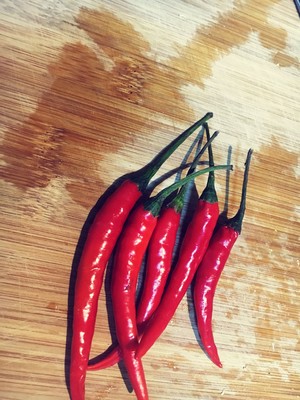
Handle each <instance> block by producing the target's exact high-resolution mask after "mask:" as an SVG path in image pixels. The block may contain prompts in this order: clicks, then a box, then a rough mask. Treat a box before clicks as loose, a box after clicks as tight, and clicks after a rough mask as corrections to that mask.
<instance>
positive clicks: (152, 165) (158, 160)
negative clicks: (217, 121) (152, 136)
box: [131, 112, 213, 191]
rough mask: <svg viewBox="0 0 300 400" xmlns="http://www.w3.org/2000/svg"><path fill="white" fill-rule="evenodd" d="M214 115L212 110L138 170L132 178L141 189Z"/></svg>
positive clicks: (141, 189)
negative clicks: (185, 141) (182, 144)
mask: <svg viewBox="0 0 300 400" xmlns="http://www.w3.org/2000/svg"><path fill="white" fill-rule="evenodd" d="M212 117H213V113H212V112H208V113H207V114H205V115H204V117H203V118H201V119H199V120H198V121H197V122H195V123H194V124H193V125H192V126H190V127H189V128H188V129H186V130H185V131H184V132H182V133H181V135H179V136H178V137H177V138H175V139H174V140H173V141H172V142H171V143H170V144H169V145H168V146H167V147H166V148H164V149H163V150H162V151H161V152H160V153H159V154H158V155H157V156H156V157H154V158H153V160H152V161H150V162H149V163H148V164H147V165H146V166H144V167H143V168H141V169H140V170H138V171H136V172H135V173H134V174H133V175H132V177H131V180H132V181H133V182H135V183H136V184H137V185H138V187H139V190H140V191H143V190H144V189H145V188H146V187H147V185H148V182H149V181H150V179H151V178H152V177H153V176H154V175H155V174H156V172H157V171H158V170H159V168H160V167H161V165H162V164H163V163H164V162H165V161H166V160H167V159H168V158H169V157H170V155H171V154H172V153H173V152H174V151H175V150H176V149H177V147H178V146H180V144H181V143H183V142H184V140H185V139H187V138H188V137H189V136H190V135H191V134H192V133H193V132H194V131H195V130H196V129H197V128H199V127H200V126H201V125H203V124H204V123H205V122H206V121H208V120H209V119H210V118H212Z"/></svg>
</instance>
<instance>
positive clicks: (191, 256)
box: [136, 171, 219, 357]
mask: <svg viewBox="0 0 300 400" xmlns="http://www.w3.org/2000/svg"><path fill="white" fill-rule="evenodd" d="M213 183H214V174H213V172H212V171H211V172H210V173H209V177H208V182H207V185H206V188H205V189H204V191H203V193H202V195H201V196H200V199H199V202H198V206H197V208H196V211H195V213H194V215H193V217H192V220H191V221H190V223H189V225H188V228H187V230H186V233H185V236H184V239H183V242H182V245H181V248H180V253H179V257H178V261H177V263H176V266H175V268H174V270H173V272H172V274H171V277H170V282H169V284H168V286H167V288H166V291H165V293H164V295H163V297H162V300H161V302H160V304H159V306H158V308H157V309H156V311H155V312H154V314H153V315H152V318H151V319H150V321H149V322H148V324H147V325H146V328H145V331H144V334H143V336H142V338H141V341H140V343H139V346H138V348H137V352H136V357H142V356H143V355H144V354H145V353H146V352H147V351H148V350H149V349H150V347H151V346H152V345H153V344H154V342H155V341H156V340H157V339H158V337H159V336H160V335H161V334H162V332H163V331H164V329H165V328H166V327H167V325H168V323H169V321H170V320H171V318H172V317H173V315H174V313H175V311H176V309H177V307H178V305H179V303H180V301H181V300H182V298H183V296H184V294H185V293H186V291H187V289H188V287H189V285H190V283H191V281H192V279H193V277H194V274H195V272H196V270H197V267H198V265H199V263H200V262H201V260H202V257H203V256H204V254H205V251H206V249H207V247H208V244H209V240H210V238H211V236H212V233H213V230H214V228H215V226H216V222H217V220H218V216H219V206H218V199H217V194H216V191H215V188H214V184H213Z"/></svg>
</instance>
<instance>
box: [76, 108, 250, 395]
mask: <svg viewBox="0 0 300 400" xmlns="http://www.w3.org/2000/svg"><path fill="white" fill-rule="evenodd" d="M212 116H213V114H212V113H207V114H206V115H205V116H204V117H203V118H201V119H200V120H199V121H197V122H196V123H194V124H193V125H192V126H191V127H189V128H188V129H187V130H186V131H184V132H183V133H181V134H180V135H179V136H178V137H177V138H175V139H174V140H173V141H172V142H171V143H170V144H169V145H168V146H167V147H166V148H164V149H163V150H162V151H161V152H160V153H159V154H158V155H157V156H156V157H155V158H154V159H153V160H152V161H151V162H150V163H149V164H147V165H146V166H144V167H143V168H141V169H140V170H138V171H136V172H134V173H132V174H130V175H129V176H127V177H126V179H123V182H122V183H121V184H120V185H119V186H118V187H117V189H114V190H113V191H112V194H110V195H109V196H108V197H107V198H106V200H105V202H104V203H103V204H102V206H101V208H100V210H99V211H98V212H97V214H96V216H95V218H94V220H93V223H92V225H91V227H90V229H89V232H88V236H87V239H86V242H85V244H84V247H83V250H82V254H81V258H80V262H79V265H78V270H77V277H76V284H75V291H74V293H75V294H74V305H73V332H72V346H71V362H70V380H69V381H70V388H69V389H70V396H71V399H72V400H84V398H85V378H86V373H87V370H98V369H103V368H107V367H109V366H112V365H114V364H116V363H118V362H119V361H120V360H121V359H122V360H123V362H124V365H125V367H126V370H127V373H128V377H129V379H130V382H131V385H132V388H133V390H134V392H135V395H136V398H137V399H138V400H146V399H148V398H149V397H148V391H147V385H146V380H145V374H144V370H143V365H142V356H143V355H144V354H145V353H146V352H147V351H148V350H149V349H150V347H151V346H152V345H153V344H154V343H155V341H156V340H157V339H158V337H159V336H160V335H161V334H162V332H163V331H164V329H165V328H166V327H167V325H168V323H169V321H170V320H171V319H172V317H173V315H174V313H175V311H176V309H177V307H178V305H179V303H180V301H181V300H182V298H183V297H184V295H185V293H186V291H187V289H188V287H189V286H190V284H191V283H192V281H194V286H193V295H194V306H195V311H196V316H197V324H198V330H199V335H200V338H201V341H202V344H203V348H204V350H205V352H206V353H207V355H208V356H209V357H210V359H211V360H212V361H213V362H214V363H215V364H216V365H218V366H219V367H221V366H222V364H221V362H220V359H219V356H218V352H217V347H216V345H215V342H214V338H213V333H212V312H213V298H214V294H215V290H216V286H217V283H218V280H219V278H220V275H221V272H222V270H223V268H224V266H225V263H226V261H227V259H228V257H229V254H230V251H231V249H232V247H233V245H234V243H235V241H236V239H237V237H238V236H239V234H240V233H241V226H242V221H243V217H244V213H245V206H246V189H247V181H248V173H249V166H250V159H251V155H252V150H251V149H250V150H249V151H248V155H247V159H246V164H245V172H244V182H243V187H242V196H241V203H240V207H239V210H238V212H237V213H236V215H235V216H234V217H233V218H231V219H227V221H226V222H225V223H224V222H223V223H222V224H219V220H220V211H219V204H218V197H217V193H216V189H215V172H214V171H215V170H219V169H225V170H229V169H231V166H230V165H218V166H216V165H215V164H214V160H213V152H212V141H213V140H214V139H215V137H216V136H217V134H218V132H215V133H214V135H213V136H212V137H210V133H209V128H208V124H207V121H208V120H209V119H210V118H212ZM198 128H201V132H202V134H203V132H205V133H206V139H207V140H206V143H205V145H204V146H203V147H202V148H201V149H200V151H198V152H196V155H195V157H194V160H193V162H192V163H191V165H190V169H189V171H188V173H187V175H186V177H185V178H183V179H180V180H179V181H176V182H175V183H174V184H173V185H171V186H169V187H167V188H165V189H163V190H161V191H160V192H159V193H158V194H156V195H155V196H152V197H149V196H150V194H149V192H150V191H151V190H150V189H149V188H150V186H149V182H150V180H151V179H152V177H153V176H154V175H155V174H156V172H157V171H158V169H159V168H160V167H161V165H162V164H163V163H164V162H165V161H166V160H167V159H168V158H169V157H170V156H171V154H172V153H173V152H174V151H175V150H176V149H177V148H178V147H179V146H180V144H181V143H183V141H185V140H186V139H187V138H188V137H189V136H191V135H192V134H193V133H194V132H195V131H196V130H197V129H198ZM201 139H202V137H201ZM206 149H208V155H209V166H208V167H207V168H202V169H200V170H198V171H196V169H197V166H198V165H199V159H200V157H201V156H202V154H203V153H204V152H205V150H206ZM195 171H196V172H195ZM204 173H207V174H208V179H207V184H206V187H205V188H204V190H203V192H202V194H201V195H200V196H199V198H198V204H197V206H196V209H195V211H194V213H193V214H192V215H191V216H190V217H189V220H188V225H187V228H186V231H185V233H184V237H183V239H182V241H180V243H179V244H178V246H179V252H178V256H176V258H174V254H175V251H174V250H175V246H176V238H177V236H178V232H179V228H180V226H181V223H182V216H181V213H182V210H183V206H184V203H185V199H186V196H187V192H188V187H189V183H191V182H193V181H194V179H195V178H196V177H197V176H198V175H202V174H204ZM152 190H153V188H152ZM174 193H175V194H174ZM171 195H172V199H171V200H170V196H171ZM111 258H112V259H113V263H112V268H113V269H112V277H111V301H112V309H113V317H114V321H115V329H116V336H117V340H118V343H117V344H116V345H115V346H114V347H113V348H112V349H111V350H110V351H108V352H105V355H103V356H100V357H98V358H97V362H94V363H91V362H90V363H89V356H90V350H91V344H92V339H93V334H94V329H95V321H96V315H97V306H98V298H99V294H100V291H101V287H102V284H103V277H104V272H105V269H106V267H107V265H110V264H109V263H108V262H109V260H110V259H111ZM144 258H145V260H146V261H145V271H146V272H145V277H144V280H143V284H142V290H141V295H140V299H139V302H138V303H137V304H136V297H137V282H138V278H139V274H140V271H141V266H142V264H143V259H144ZM173 264H174V265H173Z"/></svg>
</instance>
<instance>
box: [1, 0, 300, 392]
mask: <svg viewBox="0 0 300 400" xmlns="http://www.w3.org/2000/svg"><path fill="white" fill-rule="evenodd" d="M0 35H1V36H0V37H1V39H0V40H1V63H0V96H1V109H0V118H1V124H0V126H1V128H0V129H1V155H2V161H1V215H2V223H1V231H0V234H1V272H0V274H1V291H0V293H1V294H0V296H1V317H0V318H1V322H0V337H1V342H0V357H1V358H0V371H1V372H0V380H1V385H0V398H1V399H2V400H19V399H28V400H47V399H49V400H50V399H56V400H60V399H61V400H63V399H68V391H67V386H66V380H65V371H66V370H67V368H65V364H66V365H67V364H68V357H69V351H68V343H69V340H68V339H69V338H68V329H67V328H68V321H69V322H70V310H69V311H68V292H69V281H70V277H71V278H72V275H71V271H72V265H74V263H76V257H77V256H78V253H79V250H80V246H79V248H77V244H78V241H79V239H80V235H81V230H82V229H83V227H84V226H86V220H87V217H88V215H89V213H90V210H91V209H92V208H93V206H94V205H95V203H96V202H97V200H98V198H99V197H100V196H101V194H102V193H103V192H104V191H105V189H106V188H107V187H108V186H109V185H110V184H111V183H112V182H113V181H114V180H115V179H117V178H118V177H119V176H121V175H123V174H125V173H127V172H130V171H133V170H135V169H137V168H140V167H141V166H142V165H144V164H145V163H146V162H148V161H150V160H151V159H152V157H153V156H154V155H155V154H156V153H157V152H158V151H159V150H160V149H161V148H163V147H164V146H165V145H166V144H167V143H168V142H169V141H170V140H172V139H173V138H174V137H175V136H176V135H178V134H179V133H180V132H181V131H182V130H184V129H185V128H187V127H188V126H189V125H191V124H192V123H193V122H194V121H195V120H196V119H198V118H200V117H201V116H202V115H204V114H205V113H206V112H208V111H212V112H213V113H214V117H213V119H212V120H211V121H210V127H211V130H212V131H213V130H217V129H218V130H220V132H221V133H220V135H219V137H218V138H217V139H216V141H215V144H214V152H215V158H216V162H217V163H225V162H226V161H227V159H228V158H230V159H231V162H232V164H233V165H234V171H233V172H232V173H231V174H230V179H229V193H228V196H227V195H226V179H227V178H228V176H226V173H224V172H219V173H218V174H217V189H218V194H219V199H220V207H221V209H222V210H223V208H224V206H225V207H226V204H227V203H228V215H229V216H231V215H233V214H234V213H235V211H236V210H237V207H238V203H239V196H240V189H241V182H242V174H243V163H244V160H245V157H246V153H247V150H248V148H250V147H252V148H253V149H254V155H253V162H252V165H251V170H250V177H249V187H248V203H247V211H246V217H245V221H244V226H243V232H242V235H241V237H240V238H239V240H238V242H237V243H236V245H235V247H234V249H233V252H232V254H231V257H230V259H229V261H228V263H227V265H226V268H225V270H224V273H223V275H222V278H221V280H220V283H219V286H218V289H217V292H216V296H215V306H214V325H213V326H214V333H215V340H216V343H217V345H218V348H219V353H220V357H221V360H222V362H223V368H222V369H218V368H217V367H215V366H214V365H213V364H212V363H211V362H210V360H208V358H207V357H206V356H205V354H204V353H203V352H202V350H201V348H200V347H199V338H198V335H197V331H196V328H195V327H196V325H195V317H194V313H193V304H192V299H191V292H190V291H189V292H188V293H187V295H186V296H185V298H184V299H183V301H182V302H181V304H180V306H179V308H178V310H177V312H176V314H175V316H174V318H173V319H172V321H171V323H170V325H169V326H168V328H167V329H166V330H165V332H164V333H163V335H162V336H161V337H160V338H159V340H158V341H157V343H156V344H155V346H154V347H153V348H152V349H151V350H150V351H149V353H148V354H147V355H146V356H145V357H144V359H143V361H144V368H145V373H146V377H147V383H148V389H149V394H150V399H153V400H154V399H160V400H161V399H173V400H174V399H175V400H179V399H180V400H182V399H203V400H215V399H223V400H227V399H249V400H258V399H260V400H262V399H280V400H291V399H296V398H300V355H299V350H300V348H299V332H300V330H299V328H300V327H299V321H300V312H299V305H300V301H299V300H300V292H299V282H300V279H299V182H298V179H299V161H298V156H299V150H300V134H299V127H300V125H299V121H300V106H299V105H300V79H299V75H300V74H299V69H300V64H299V55H300V36H299V16H298V15H297V12H296V8H295V5H294V3H293V2H292V1H288V0H281V1H277V0H264V1H258V0H242V1H228V2H221V1H218V2H206V1H200V0H199V1H197V0H191V1H177V2H172V1H170V0H165V1H159V0H154V1H151V2H148V1H145V0H142V1H132V0H131V1H129V0H126V1H120V0H116V1H113V2H111V1H108V0H107V1H106V0H103V1H101V0H98V1H95V0H90V1H86V0H79V1H74V0H60V1H57V0H49V1H47V2H45V1H42V0H35V1H33V0H32V1H31V0H29V1H20V0H14V1H10V0H4V1H2V2H1V4H0ZM191 140H192V139H191ZM191 140H190V141H187V142H186V143H184V144H183V145H182V146H181V147H180V148H179V150H178V151H176V153H174V155H173V156H172V157H171V158H170V159H169V160H168V161H167V162H166V164H165V165H164V166H163V167H162V168H161V170H160V172H159V175H161V174H163V173H165V172H167V171H168V170H170V169H172V168H175V167H177V166H178V165H179V164H180V162H181V160H182V158H183V156H184V154H185V152H186V151H187V149H188V148H189V146H190V144H191ZM228 155H229V156H230V157H229V156H228ZM159 175H158V176H159ZM173 180H174V177H171V178H168V180H167V181H165V182H163V183H162V186H161V187H164V186H166V185H167V184H170V183H172V182H173ZM227 180H228V179H227ZM204 184H205V178H199V179H197V181H196V186H197V189H198V192H201V191H202V189H203V186H204ZM227 188H228V185H227ZM76 248H77V250H76ZM69 301H70V299H69ZM109 302H110V300H109V292H107V294H106V295H105V291H104V290H103V291H102V294H101V298H100V301H99V312H98V320H97V329H96V333H95V338H94V342H93V349H92V355H93V356H95V355H96V354H98V353H100V352H102V351H104V350H105V349H106V348H107V346H109V345H110V344H111V340H112V338H111V335H114V333H113V331H112V332H110V329H109V326H110V322H111V321H108V316H109V313H108V315H107V308H108V309H109ZM109 318H110V319H111V316H110V317H109ZM66 337H67V340H66ZM127 386H128V379H127V376H126V373H125V371H124V369H123V367H122V365H121V366H120V368H118V367H117V366H115V367H112V368H110V369H108V370H104V371H98V372H90V373H88V375H87V381H86V399H87V400H100V399H105V400H109V399H124V400H125V399H133V398H135V397H134V394H133V393H129V391H128V390H127Z"/></svg>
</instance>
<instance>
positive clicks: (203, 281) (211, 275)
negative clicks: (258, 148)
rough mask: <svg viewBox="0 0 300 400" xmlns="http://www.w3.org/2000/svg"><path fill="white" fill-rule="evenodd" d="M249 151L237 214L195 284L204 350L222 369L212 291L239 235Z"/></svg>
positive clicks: (204, 262) (211, 246)
mask: <svg viewBox="0 0 300 400" xmlns="http://www.w3.org/2000/svg"><path fill="white" fill-rule="evenodd" d="M251 155H252V150H251V149H250V150H249V151H248V155H247V160H246V164H245V165H246V167H245V173H244V182H243V189H242V196H241V204H240V208H239V210H238V212H237V214H236V215H235V216H234V217H233V218H231V219H229V220H228V221H227V222H225V223H224V224H222V226H221V227H219V228H218V229H217V231H216V233H215V234H214V235H213V237H212V239H211V241H210V243H209V247H208V249H207V251H206V253H205V256H204V257H203V260H202V262H201V264H200V266H199V269H198V271H197V273H196V278H195V285H194V291H193V295H194V304H195V310H196V316H197V324H198V331H199V334H200V337H201V341H202V344H203V348H204V350H205V351H206V353H207V355H208V356H209V357H210V359H211V360H212V362H213V363H215V364H216V365H217V366H218V367H222V364H221V361H220V359H219V355H218V351H217V347H216V345H215V341H214V337H213V331H212V313H213V300H214V294H215V290H216V287H217V284H218V281H219V278H220V276H221V273H222V271H223V269H224V266H225V264H226V261H227V259H228V257H229V255H230V251H231V249H232V247H233V245H234V243H235V242H236V240H237V238H238V236H239V235H240V233H241V229H242V222H243V218H244V214H245V209H246V190H247V182H248V174H249V166H250V161H251Z"/></svg>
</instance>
